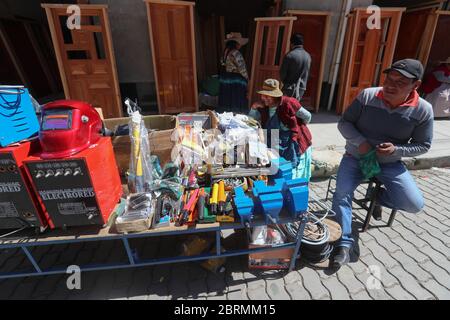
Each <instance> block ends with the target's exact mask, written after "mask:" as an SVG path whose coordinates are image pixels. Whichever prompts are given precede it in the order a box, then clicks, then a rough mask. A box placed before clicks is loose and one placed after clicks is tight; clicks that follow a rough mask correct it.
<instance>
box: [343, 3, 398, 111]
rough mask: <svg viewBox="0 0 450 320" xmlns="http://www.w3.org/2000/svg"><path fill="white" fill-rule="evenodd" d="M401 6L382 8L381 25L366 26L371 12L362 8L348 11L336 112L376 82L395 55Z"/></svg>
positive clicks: (378, 82) (377, 82)
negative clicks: (376, 27) (377, 27)
mask: <svg viewBox="0 0 450 320" xmlns="http://www.w3.org/2000/svg"><path fill="white" fill-rule="evenodd" d="M404 10H405V9H404V8H387V9H384V8H383V9H382V10H381V23H380V29H369V28H368V27H367V20H368V18H369V16H370V14H368V13H367V12H366V9H364V8H358V9H355V10H353V11H352V12H351V13H350V16H349V21H348V30H350V32H348V33H347V34H346V37H345V46H344V48H345V49H344V55H343V58H342V59H343V61H342V64H341V69H340V81H339V94H338V105H337V108H336V111H337V113H342V112H343V111H345V109H346V108H347V107H348V106H349V105H350V103H351V102H352V101H353V100H354V99H355V98H356V96H357V95H358V94H359V92H360V91H361V90H363V89H365V88H369V87H373V86H379V85H380V84H381V83H382V82H383V80H384V77H385V76H384V74H383V73H382V71H383V70H384V69H386V68H387V67H389V65H390V64H391V63H392V59H393V56H394V49H395V44H396V41H397V35H398V30H399V27H400V19H401V15H402V12H403V11H404Z"/></svg>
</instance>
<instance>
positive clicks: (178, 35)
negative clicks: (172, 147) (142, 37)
mask: <svg viewBox="0 0 450 320" xmlns="http://www.w3.org/2000/svg"><path fill="white" fill-rule="evenodd" d="M145 2H146V5H147V15H148V25H149V33H150V43H151V49H152V57H153V69H154V73H155V82H156V91H157V99H158V109H159V113H161V114H164V113H180V112H193V111H198V91H197V67H196V60H195V59H196V57H195V32H194V9H193V8H194V5H195V3H194V2H185V1H161V0H145Z"/></svg>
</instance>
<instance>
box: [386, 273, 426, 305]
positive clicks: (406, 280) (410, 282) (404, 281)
mask: <svg viewBox="0 0 450 320" xmlns="http://www.w3.org/2000/svg"><path fill="white" fill-rule="evenodd" d="M389 271H390V272H391V273H392V274H393V275H394V276H395V277H396V278H397V279H398V280H399V282H400V284H401V286H402V287H403V288H405V290H407V291H408V293H410V294H412V295H413V296H414V297H415V298H416V299H418V300H431V299H434V296H433V295H432V294H431V293H430V292H429V291H428V290H426V289H424V288H423V287H422V286H420V285H419V283H418V281H417V280H416V279H414V278H413V277H412V276H411V275H410V274H409V273H407V272H405V270H404V269H402V268H401V267H399V266H396V267H394V268H392V269H390V270H389Z"/></svg>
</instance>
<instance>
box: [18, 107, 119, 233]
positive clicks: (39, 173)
mask: <svg viewBox="0 0 450 320" xmlns="http://www.w3.org/2000/svg"><path fill="white" fill-rule="evenodd" d="M101 130H102V121H101V119H100V116H99V115H98V113H97V112H96V111H95V109H94V108H93V107H92V106H91V105H89V104H87V103H84V102H80V101H73V100H61V101H56V102H52V103H50V104H47V105H45V106H44V107H43V110H42V123H41V131H40V134H39V138H40V142H41V147H42V153H40V154H39V155H38V156H36V157H29V158H28V159H27V160H26V161H25V168H26V171H27V174H28V176H29V177H30V179H31V180H32V182H33V188H34V190H35V192H36V194H38V198H39V201H40V203H41V206H42V207H43V208H44V212H45V215H46V217H47V219H48V222H49V225H50V227H51V228H58V227H63V228H64V227H67V226H83V225H103V224H105V223H107V221H108V218H109V216H110V214H111V213H112V211H113V210H114V207H115V206H116V204H117V203H118V201H119V200H120V197H121V195H122V185H121V182H120V176H119V171H118V169H117V165H116V160H115V157H114V152H113V148H112V144H111V138H109V137H102V134H101Z"/></svg>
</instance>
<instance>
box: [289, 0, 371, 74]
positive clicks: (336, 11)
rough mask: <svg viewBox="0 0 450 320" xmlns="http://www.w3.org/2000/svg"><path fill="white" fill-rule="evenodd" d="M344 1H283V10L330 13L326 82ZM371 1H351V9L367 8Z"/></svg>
mask: <svg viewBox="0 0 450 320" xmlns="http://www.w3.org/2000/svg"><path fill="white" fill-rule="evenodd" d="M343 2H344V0H328V1H318V0H285V1H284V10H288V9H295V10H311V11H329V12H331V13H332V16H331V26H330V34H329V35H328V47H327V56H326V59H325V68H324V74H323V79H324V82H327V81H328V77H329V73H330V70H331V65H332V59H333V52H334V49H335V46H336V39H337V33H338V28H339V19H340V15H341V10H342V5H343ZM372 2H373V1H372V0H353V3H352V8H357V7H367V6H369V5H371V4H372Z"/></svg>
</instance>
